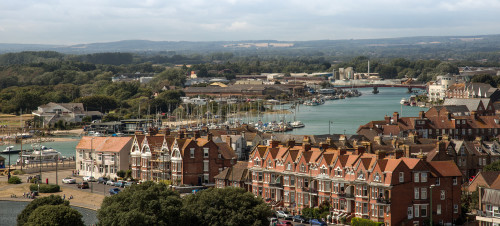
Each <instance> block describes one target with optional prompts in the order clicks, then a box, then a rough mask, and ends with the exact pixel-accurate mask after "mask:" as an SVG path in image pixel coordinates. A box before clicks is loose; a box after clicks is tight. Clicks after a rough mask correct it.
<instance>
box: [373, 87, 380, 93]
mask: <svg viewBox="0 0 500 226" xmlns="http://www.w3.org/2000/svg"><path fill="white" fill-rule="evenodd" d="M379 92H380V91H378V88H377V87H376V86H375V87H373V91H372V93H373V94H377V93H379Z"/></svg>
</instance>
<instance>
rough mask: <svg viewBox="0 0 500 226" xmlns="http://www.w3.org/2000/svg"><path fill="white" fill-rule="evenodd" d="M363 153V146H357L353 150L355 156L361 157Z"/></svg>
mask: <svg viewBox="0 0 500 226" xmlns="http://www.w3.org/2000/svg"><path fill="white" fill-rule="evenodd" d="M363 153H365V147H363V146H357V147H356V149H355V150H354V154H355V155H362V154H363Z"/></svg>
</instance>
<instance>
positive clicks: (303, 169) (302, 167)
mask: <svg viewBox="0 0 500 226" xmlns="http://www.w3.org/2000/svg"><path fill="white" fill-rule="evenodd" d="M300 172H306V167H305V166H304V164H302V165H300Z"/></svg>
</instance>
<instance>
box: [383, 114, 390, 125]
mask: <svg viewBox="0 0 500 226" xmlns="http://www.w3.org/2000/svg"><path fill="white" fill-rule="evenodd" d="M384 119H385V123H387V124H389V123H391V117H389V116H387V115H386V116H385V117H384Z"/></svg>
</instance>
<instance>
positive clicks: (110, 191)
mask: <svg viewBox="0 0 500 226" xmlns="http://www.w3.org/2000/svg"><path fill="white" fill-rule="evenodd" d="M119 192H120V189H119V188H111V189H109V194H110V195H116V194H118V193H119Z"/></svg>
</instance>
